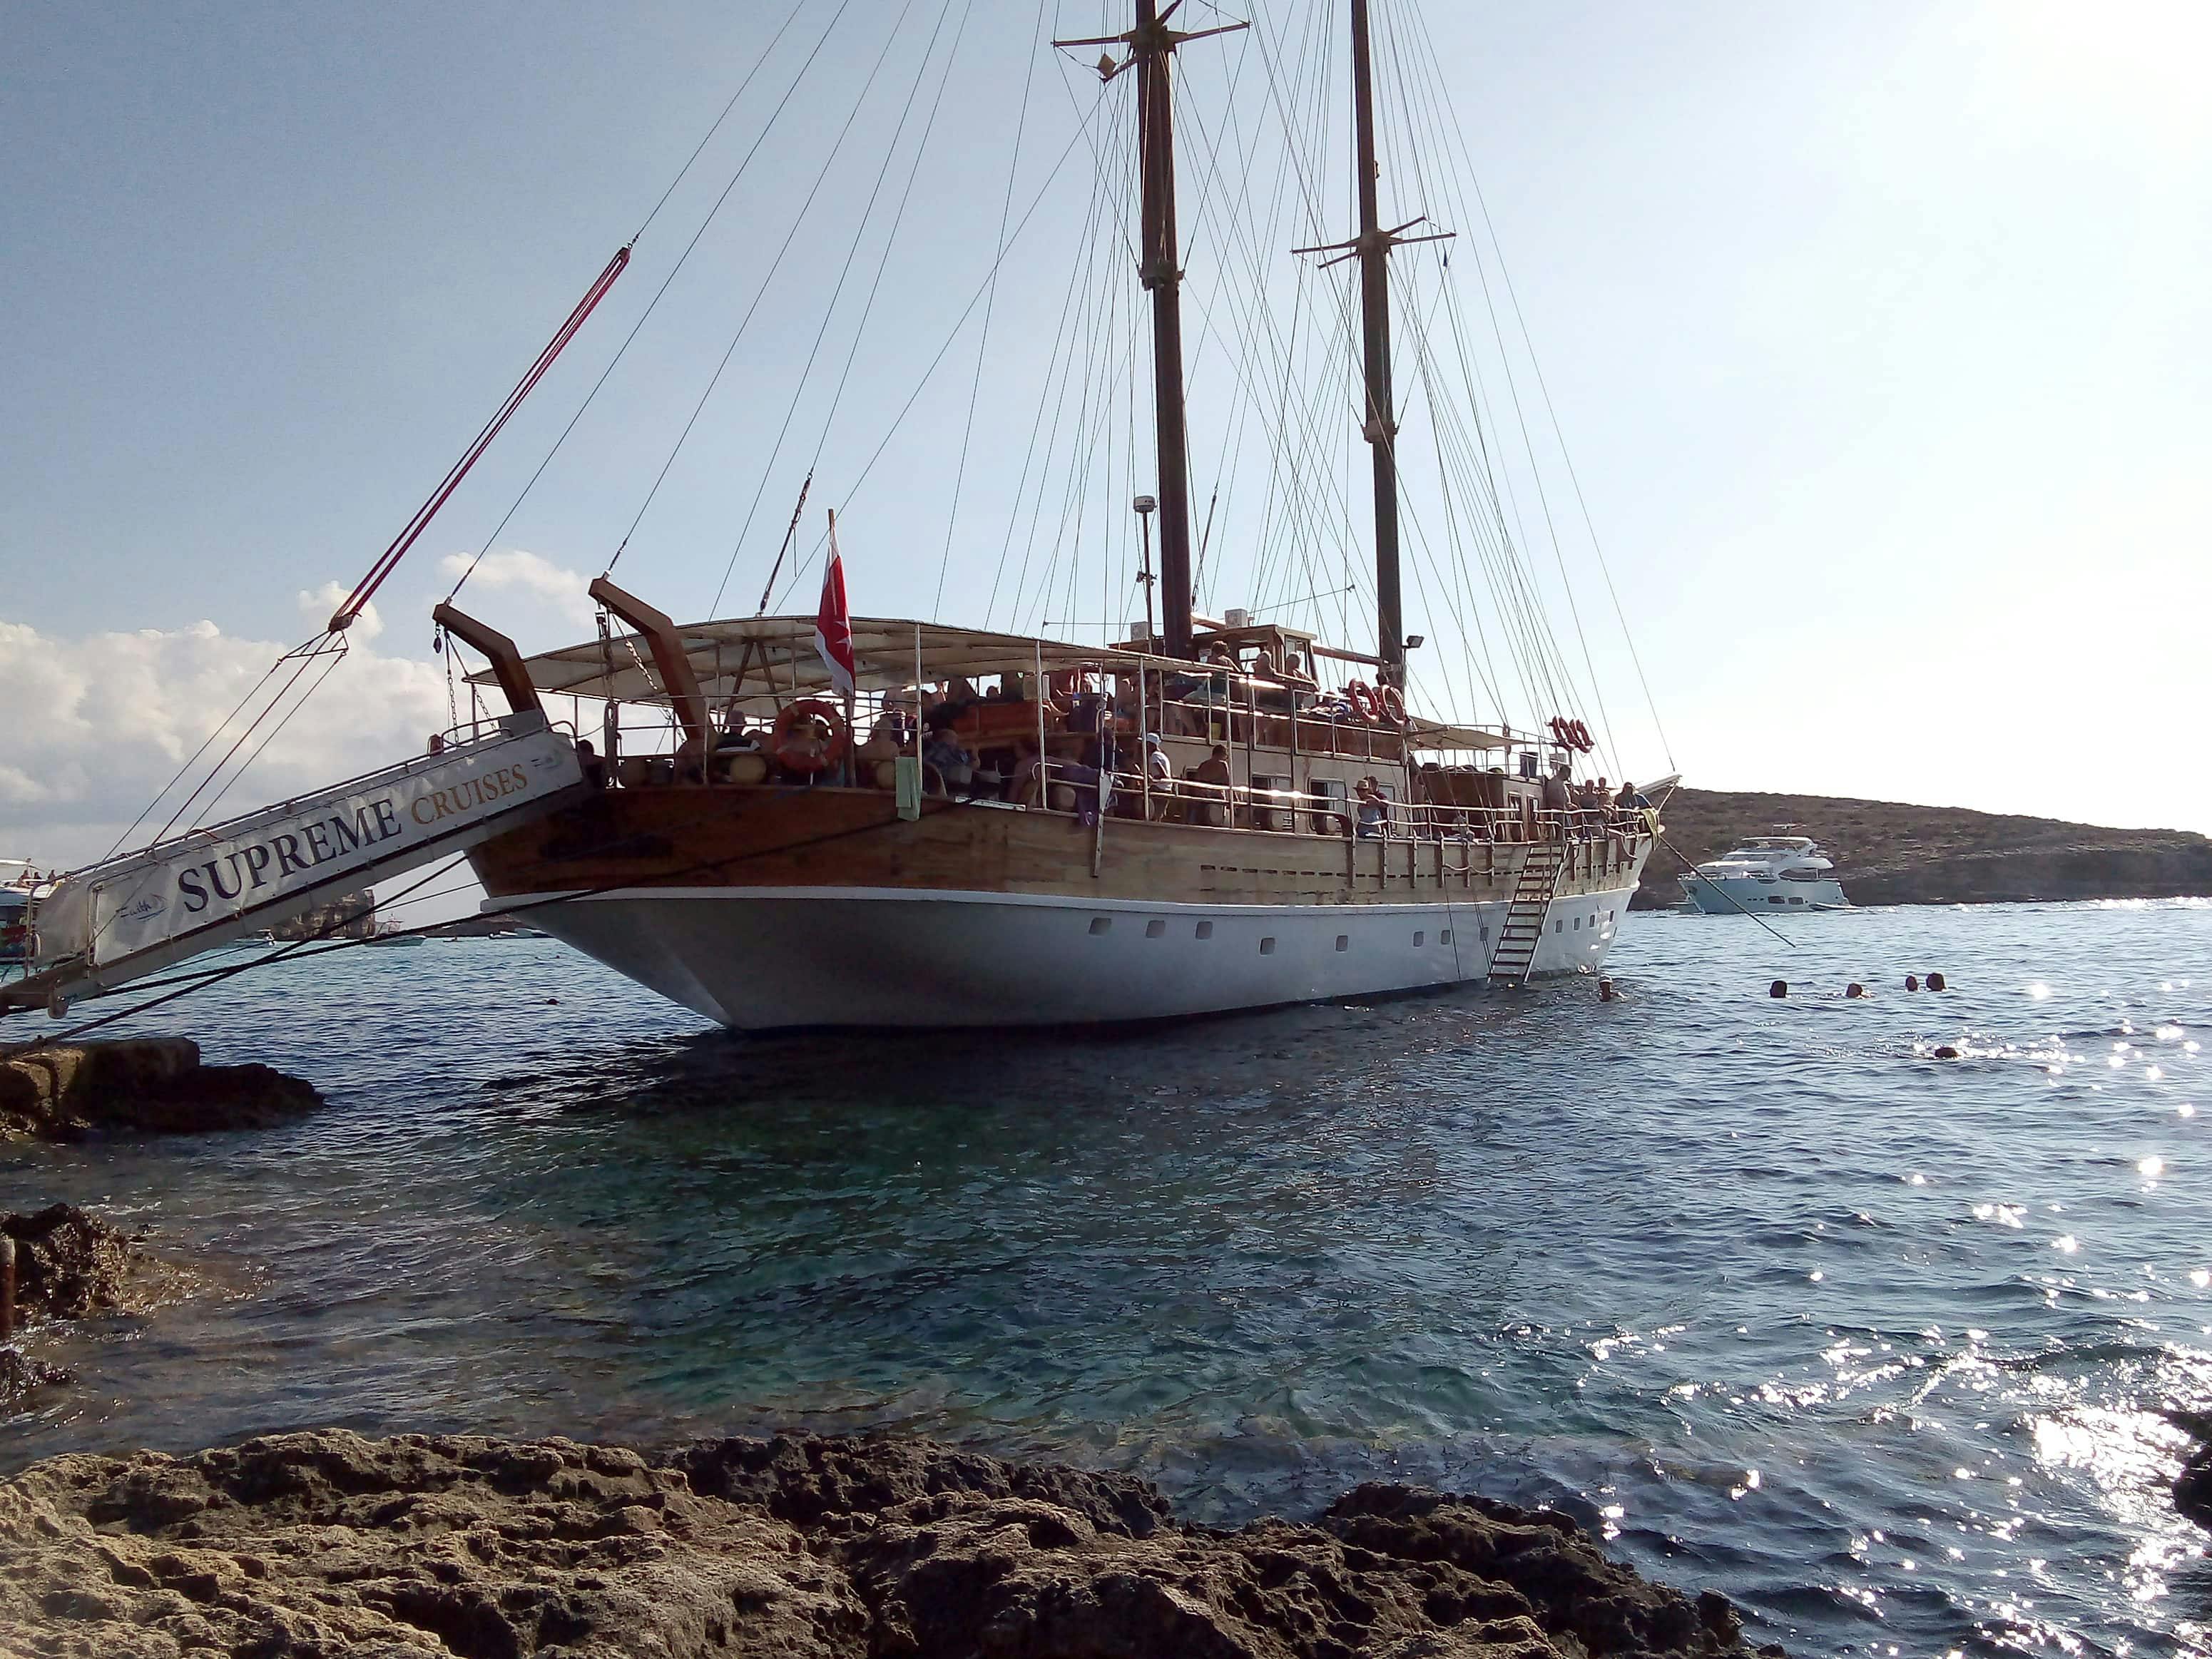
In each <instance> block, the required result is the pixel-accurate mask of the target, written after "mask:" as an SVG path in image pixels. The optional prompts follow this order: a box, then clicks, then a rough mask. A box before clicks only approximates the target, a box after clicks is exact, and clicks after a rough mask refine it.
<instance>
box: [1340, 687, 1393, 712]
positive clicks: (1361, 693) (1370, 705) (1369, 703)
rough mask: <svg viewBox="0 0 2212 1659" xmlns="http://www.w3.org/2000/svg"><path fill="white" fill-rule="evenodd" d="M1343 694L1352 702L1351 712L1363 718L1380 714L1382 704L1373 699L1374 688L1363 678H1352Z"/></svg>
mask: <svg viewBox="0 0 2212 1659" xmlns="http://www.w3.org/2000/svg"><path fill="white" fill-rule="evenodd" d="M1344 695H1345V696H1346V698H1347V699H1349V700H1350V702H1351V703H1352V713H1353V714H1357V715H1358V716H1359V718H1360V719H1362V720H1374V719H1376V718H1377V717H1378V716H1380V715H1381V714H1382V713H1383V706H1382V705H1381V704H1380V703H1378V702H1376V701H1375V689H1374V688H1373V687H1372V686H1370V685H1369V684H1367V682H1366V681H1365V680H1354V681H1352V684H1349V685H1347V686H1346V687H1345V688H1344Z"/></svg>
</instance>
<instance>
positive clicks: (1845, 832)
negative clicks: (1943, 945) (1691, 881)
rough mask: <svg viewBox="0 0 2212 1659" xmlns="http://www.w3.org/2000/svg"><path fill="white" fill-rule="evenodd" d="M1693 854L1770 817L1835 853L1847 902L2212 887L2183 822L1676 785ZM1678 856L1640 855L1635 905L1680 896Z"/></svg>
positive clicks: (1747, 832)
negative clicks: (2072, 818) (2074, 819)
mask: <svg viewBox="0 0 2212 1659" xmlns="http://www.w3.org/2000/svg"><path fill="white" fill-rule="evenodd" d="M1661 817H1662V820H1663V823H1664V827H1665V834H1666V836H1667V839H1668V842H1670V843H1672V844H1673V846H1674V848H1675V850H1676V851H1678V852H1680V854H1682V857H1683V858H1686V859H1688V860H1690V861H1691V862H1692V863H1693V864H1702V863H1704V862H1705V860H1707V859H1715V858H1718V857H1719V856H1720V855H1721V854H1723V853H1725V852H1727V851H1728V850H1729V848H1732V847H1734V846H1735V845H1736V844H1737V842H1741V840H1743V839H1744V838H1745V837H1746V836H1765V835H1771V834H1772V833H1773V831H1774V829H1775V826H1776V825H1778V824H1784V823H1789V824H1795V825H1796V829H1795V830H1794V831H1793V832H1792V833H1794V834H1796V835H1802V836H1812V837H1813V838H1814V840H1816V841H1818V842H1820V844H1821V846H1823V847H1825V848H1827V849H1828V852H1829V853H1830V854H1831V855H1832V857H1833V858H1834V859H1835V860H1836V866H1837V870H1836V873H1837V875H1838V878H1840V879H1841V880H1842V882H1843V884H1844V892H1845V893H1846V894H1848V895H1849V896H1850V899H1851V902H1853V903H1855V904H1997V903H2005V902H2016V901H2025V900H2033V899H2086V898H2171V897H2174V896H2185V895H2197V894H2207V893H2212V841H2208V840H2207V839H2206V838H2205V837H2204V836H2200V835H2196V834H2193V833H2191V832H2190V831H2187V830H2181V829H2100V828H2099V827H2097V826H2096V825H2094V824H2087V823H2061V822H2059V821H2058V820H2057V819H2055V818H2029V817H2013V816H2008V815H2005V814H2001V813H1994V812H1970V811H1965V810H1963V809H1961V808H1957V807H1948V806H1909V805H1904V804H1902V803H1900V802H1896V801H1877V800H1850V799H1839V798H1835V797H1830V796H1825V795H1769V794H1757V793H1736V792H1727V791H1719V790H1711V789H1678V790H1676V791H1675V792H1674V795H1673V796H1672V797H1671V798H1670V799H1668V802H1667V805H1666V809H1665V811H1663V812H1662V814H1661ZM1682 873H1683V865H1682V862H1681V860H1680V859H1677V858H1675V857H1674V854H1670V853H1669V852H1668V851H1667V849H1666V848H1663V847H1662V848H1659V849H1658V850H1657V851H1656V852H1655V853H1653V854H1652V855H1651V858H1650V862H1649V863H1647V864H1646V865H1645V866H1644V879H1643V881H1642V883H1641V884H1639V885H1638V888H1637V890H1636V896H1635V898H1634V899H1633V900H1632V908H1636V909H1655V908H1666V907H1668V906H1672V905H1675V904H1679V903H1680V902H1681V898H1682V888H1681V884H1680V881H1679V880H1677V879H1676V878H1678V877H1679V876H1680V875H1681V874H1682Z"/></svg>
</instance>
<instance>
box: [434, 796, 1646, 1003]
mask: <svg viewBox="0 0 2212 1659" xmlns="http://www.w3.org/2000/svg"><path fill="white" fill-rule="evenodd" d="M1526 850H1527V849H1526V848H1525V847H1523V846H1522V845H1521V844H1518V843H1512V842H1506V843H1499V844H1496V845H1492V844H1490V843H1486V842H1456V841H1443V842H1438V841H1434V840H1402V839H1401V840H1393V841H1389V842H1384V841H1380V840H1353V839H1350V838H1346V837H1342V836H1316V835H1300V834H1291V833H1274V832H1268V831H1255V830H1244V829H1236V830H1231V829H1208V828H1205V827H1201V826H1194V825H1186V824H1180V823H1139V822H1133V821H1128V820H1123V819H1118V818H1111V817H1109V818H1108V819H1107V820H1105V821H1104V822H1103V824H1098V823H1094V824H1085V823H1083V822H1082V821H1081V819H1080V818H1079V817H1076V816H1073V815H1071V814H1066V813H1055V812H1047V811H1017V810H1014V809H1011V808H1006V807H1003V806H996V805H963V804H957V803H952V802H948V801H940V800H931V801H928V802H927V803H925V811H924V813H923V816H922V817H921V818H920V819H919V820H916V821H906V820H902V819H900V818H899V817H897V816H896V811H894V809H893V805H892V803H891V801H890V799H889V798H888V797H886V796H885V795H883V794H881V793H877V792H873V791H866V790H833V789H816V790H786V791H778V790H773V789H766V788H762V789H748V788H738V787H732V788H713V789H703V788H697V787H691V788H663V789H643V790H635V791H617V792H611V793H607V794H606V795H605V796H604V797H602V798H599V799H594V800H592V802H590V803H588V804H587V805H585V806H583V807H581V808H579V809H576V810H574V811H567V812H563V813H562V814H559V815H557V816H556V817H553V818H550V819H547V820H544V821H542V822H540V823H537V824H533V825H532V826H529V827H528V828H526V829H521V830H518V831H516V832H515V833H513V834H512V835H509V836H501V837H499V838H497V839H495V840H494V841H491V842H486V843H484V844H483V845H482V846H481V847H479V848H477V849H475V851H474V852H473V853H472V854H471V859H472V860H473V862H474V863H475V865H476V866H477V872H478V874H479V875H480V876H481V877H482V878H483V881H484V884H485V886H486V888H487V889H488V890H489V892H490V894H491V898H490V900H489V903H488V905H487V908H494V909H497V908H515V907H516V906H519V905H527V906H529V907H531V908H530V909H529V915H530V919H531V921H532V923H533V924H535V925H537V926H539V927H544V928H545V929H546V930H547V931H548V932H550V933H553V934H555V935H556V936H557V937H559V938H561V939H565V940H567V941H568V943H570V944H572V945H575V946H576V947H577V948H578V949H580V950H582V951H585V952H586V953H587V954H589V955H591V956H592V957H595V958H597V959H598V960H599V961H602V962H605V963H607V964H608V965H609V966H611V967H612V968H614V969H617V971H618V972H621V973H623V974H624V975H627V976H629V978H631V979H634V980H636V981H638V982H640V983H641V984H644V985H647V986H648V987H651V988H653V990H655V991H658V992H659V993H660V994H663V995H665V996H667V997H670V998H671V999H672V1000H675V1001H678V1002H680V1003H682V1004H684V1006H688V1007H690V1008H693V1009H695V1010H696V1011H697V1012H700V1013H701V1014H702V1015H704V1016H706V1017H707V1018H710V1019H714V1020H716V1021H718V1022H720V1024H725V1025H729V1026H732V1027H734V1028H738V1029H744V1030H772V1029H778V1028H782V1027H787V1026H811V1025H866V1026H900V1025H932V1026H941V1025H945V1024H961V1025H986V1026H988V1025H1017V1024H1088V1023H1095V1022H1107V1021H1121V1020H1140V1019H1157V1018H1173V1017H1176V1016H1180V1015H1186V1014H1194V1013H1206V1012H1222V1011H1225V1010H1229V1009H1235V1008H1252V1007H1263V1006H1270V1005H1273V1004H1279V1003H1285V1002H1296V1001H1303V1000H1314V999H1317V998H1324V997H1334V996H1347V995H1361V994H1373V993H1377V992H1389V991H1402V990H1413V989H1419V988H1422V987H1431V986H1442V985H1450V984H1457V983H1462V982H1465V981H1479V980H1481V979H1483V978H1484V977H1485V976H1486V974H1487V971H1488V968H1489V958H1490V953H1491V951H1492V949H1493V948H1494V945H1495V941H1496V940H1497V939H1498V935H1499V933H1500V931H1501V929H1502V927H1503V925H1504V917H1505V913H1506V911H1507V909H1508V908H1509V906H1510V902H1511V900H1512V896H1513V891H1514V884H1515V883H1516V881H1517V880H1518V878H1519V876H1520V870H1521V862H1522V856H1523V855H1524V854H1525V852H1526ZM1649 850H1650V843H1649V840H1648V838H1646V837H1641V836H1636V837H1619V838H1613V839H1611V840H1600V841H1596V842H1583V843H1577V844H1576V845H1575V846H1574V847H1573V848H1572V853H1571V862H1570V870H1569V872H1568V873H1567V874H1566V875H1565V877H1564V878H1563V879H1562V880H1561V882H1560V884H1559V892H1558V895H1557V896H1556V897H1555V898H1554V899H1553V902H1552V905H1551V908H1550V911H1549V913H1548V914H1547V916H1546V918H1545V929H1544V933H1543V936H1542V939H1541V943H1540V945H1539V948H1538V952H1537V956H1536V958H1535V962H1534V973H1535V974H1537V975H1547V974H1561V973H1571V972H1577V971H1583V972H1589V971H1595V969H1597V968H1598V967H1599V966H1601V964H1602V963H1603V961H1604V957H1605V953H1606V951H1607V949H1608V948H1609V947H1610V945H1611V943H1612V940H1613V935H1614V933H1615V931H1616V928H1617V925H1618V921H1619V918H1620V915H1622V914H1624V913H1625V912H1626V908H1627V904H1628V897H1629V895H1630V894H1631V893H1632V891H1633V890H1634V889H1635V885H1636V880H1637V878H1638V874H1639V873H1640V872H1641V868H1642V865H1643V861H1644V858H1645V857H1646V856H1647V855H1648V854H1649ZM1094 864H1095V867H1096V872H1097V873H1096V874H1095V875H1094V874H1093V873H1092V872H1093V867H1094ZM555 896H566V897H565V898H564V899H563V901H562V902H555V903H547V902H543V901H544V900H547V899H550V898H553V897H555Z"/></svg>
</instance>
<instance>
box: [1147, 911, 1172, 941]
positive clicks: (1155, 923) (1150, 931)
mask: <svg viewBox="0 0 2212 1659" xmlns="http://www.w3.org/2000/svg"><path fill="white" fill-rule="evenodd" d="M1167 930H1168V925H1167V923H1165V922H1164V921H1161V920H1160V919H1159V918H1158V916H1155V917H1153V918H1152V920H1151V921H1148V922H1146V924H1145V937H1146V939H1158V937H1159V936H1160V935H1161V934H1162V933H1166V932H1167Z"/></svg>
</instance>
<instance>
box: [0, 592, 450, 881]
mask: <svg viewBox="0 0 2212 1659" xmlns="http://www.w3.org/2000/svg"><path fill="white" fill-rule="evenodd" d="M343 597H344V596H343V593H339V594H337V595H336V596H335V598H332V599H331V600H330V604H331V605H335V604H336V603H337V599H343ZM301 598H302V600H303V601H307V600H312V602H313V605H315V606H318V607H323V608H322V617H323V618H325V619H326V618H327V617H328V615H329V610H328V608H327V607H326V606H325V605H324V598H323V596H321V595H305V594H303V595H302V596H301ZM368 624H369V618H368V617H362V623H360V624H356V629H354V636H353V641H352V646H353V648H352V650H351V652H350V653H349V654H348V655H347V657H346V658H345V659H343V661H341V662H340V663H339V664H338V665H337V666H336V668H334V669H333V670H331V673H330V677H329V678H328V679H327V680H325V682H324V684H322V686H321V688H320V690H319V691H318V692H317V693H316V694H315V695H314V696H312V697H310V698H308V699H307V701H306V702H304V703H303V704H301V706H300V708H299V709H298V712H297V713H296V714H293V715H292V716H291V718H290V719H289V720H283V726H282V729H281V730H279V731H277V732H276V735H275V736H274V737H273V738H270V740H269V742H268V744H267V747H266V748H265V749H264V750H262V752H261V754H260V755H259V757H258V758H257V759H256V760H255V761H254V763H253V764H252V767H251V768H250V769H249V770H248V771H247V772H246V775H244V777H243V778H242V779H241V780H240V781H239V782H238V783H237V784H236V786H235V787H233V788H231V789H230V790H229V791H228V793H227V794H226V795H225V796H224V797H223V800H222V805H221V807H220V808H218V809H217V814H218V816H228V814H230V813H232V812H234V811H248V810H250V809H252V808H254V807H257V806H260V805H265V804H266V803H268V802H270V801H273V800H282V799H284V797H285V796H287V795H288V794H294V793H301V792H303V791H306V790H308V789H313V788H316V787H321V786H322V785H325V784H329V783H335V782H337V781H340V780H342V779H344V778H347V777H350V776H353V775H356V774H358V773H361V772H365V771H368V770H370V769H373V768H375V767H378V766H382V765H385V764H387V763H390V762H392V761H395V760H398V759H401V758H404V757H406V756H409V755H412V754H416V753H418V752H420V750H422V743H423V739H424V738H425V737H426V736H427V735H428V733H429V732H434V731H437V730H440V729H441V728H443V727H444V726H446V725H447V705H446V687H445V679H444V675H443V673H442V671H441V670H440V669H439V668H438V667H437V666H435V665H433V664H431V663H428V662H416V661H410V660H408V659H404V658H400V657H390V656H385V655H382V654H380V653H377V652H375V651H374V650H373V649H369V648H367V643H366V642H367V641H368V640H369V639H371V638H373V637H374V629H373V627H372V626H369V625H368ZM285 649H286V647H284V646H283V645H281V644H278V643H276V642H274V641H266V640H247V639H237V638H234V637H232V636H230V635H226V634H224V633H223V632H222V630H221V629H218V628H217V627H216V625H215V624H214V623H209V622H201V623H193V624H191V626H190V627H186V628H180V629H142V630H140V631H138V632H137V633H128V634H94V635H83V636H80V637H76V638H69V637H63V636H59V635H48V634H42V633H40V631H39V630H38V629H35V628H33V627H31V626H29V625H28V624H26V623H11V622H7V621H0V708H4V709H6V710H8V711H9V715H10V718H9V720H6V721H5V722H0V856H4V857H10V858H29V859H33V860H37V861H38V862H40V863H41V864H47V863H52V864H63V865H75V864H82V863H84V862H86V861H88V860H91V859H94V858H97V857H99V856H100V854H103V853H105V852H106V850H107V848H108V845H109V843H110V842H112V841H113V840H114V839H115V837H116V836H118V835H119V834H121V833H122V832H123V830H124V829H125V827H126V826H127V825H129V824H130V823H131V820H132V819H133V818H135V817H137V816H138V814H139V813H140V811H143V809H144V808H145V807H146V805H148V803H149V801H151V800H153V799H154V798H155V795H156V794H157V793H160V791H161V789H162V787H163V786H165V785H166V784H167V782H168V781H169V779H170V778H171V777H172V775H174V774H175V773H176V771H177V770H178V769H179V766H181V765H182V764H183V763H184V762H185V758H186V757H188V756H190V755H191V754H192V753H193V751H194V750H197V749H198V748H199V747H200V744H201V743H202V742H203V740H204V739H205V738H207V737H208V735H209V733H210V732H212V731H214V730H215V729H216V726H218V725H219V724H221V723H222V722H223V721H224V720H225V719H226V717H227V716H228V715H229V714H230V713H231V711H232V710H233V709H234V708H235V707H237V705H238V704H239V703H240V702H241V700H244V699H246V697H247V696H248V694H249V693H251V692H252V691H253V690H254V689H255V688H256V686H257V685H259V684H260V683H261V682H262V679H263V676H264V674H266V673H267V671H268V670H269V666H270V664H271V663H273V662H275V661H276V659H277V658H278V657H279V656H280V655H282V654H283V652H284V650H285ZM290 671H291V670H290V667H289V665H288V666H287V667H286V669H285V670H284V673H285V674H289V672H290ZM322 673H323V665H322V664H320V663H317V664H314V665H311V666H310V667H309V668H308V670H307V672H306V673H305V674H304V675H303V676H301V679H300V681H299V685H298V690H306V688H307V685H308V684H310V683H312V682H313V681H314V680H315V679H316V678H318V677H319V676H320V675H321V674H322ZM281 678H282V676H280V677H279V679H280V680H281ZM274 685H275V683H273V682H272V683H271V684H270V686H269V687H268V688H266V690H273V689H274ZM464 695H465V694H464ZM295 696H296V693H295ZM264 698H265V691H264ZM292 701H293V699H288V700H287V702H286V704H285V706H286V707H288V708H289V707H290V706H291V702H292ZM252 706H253V707H254V708H258V706H259V702H255V703H254V704H253V705H252ZM278 718H279V719H282V718H283V716H282V713H281V711H280V713H279V716H278ZM274 724H275V722H273V721H271V722H265V723H264V725H263V726H262V727H261V728H260V730H259V731H258V732H257V733H256V735H255V738H254V739H253V742H258V741H259V740H260V738H262V737H263V736H264V735H265V734H266V733H267V732H269V731H270V726H272V725H274ZM239 730H240V726H239V725H238V724H233V725H232V726H229V727H228V731H227V732H226V733H225V735H224V736H222V738H219V739H218V740H217V741H216V742H215V743H214V744H210V748H209V751H208V757H213V756H215V755H219V754H221V753H222V751H223V750H226V749H228V747H229V746H230V744H231V743H232V741H233V740H234V739H235V738H236V737H237V735H238V732H239ZM251 749H252V742H250V743H249V744H248V745H247V749H246V750H241V751H240V752H241V754H244V753H246V752H247V751H248V750H251ZM203 764H204V762H203ZM191 781H193V782H197V775H195V776H194V778H193V779H192V780H191ZM189 787H190V786H189V785H187V789H189ZM217 787H218V788H220V787H222V786H221V785H220V784H218V786H217ZM176 799H179V796H177V795H175V794H173V795H172V797H171V799H169V800H168V801H167V802H166V803H165V804H164V805H163V806H162V808H161V811H158V812H156V813H155V814H154V815H153V816H152V817H151V818H150V820H149V823H147V824H146V825H145V826H144V827H143V829H141V830H140V831H139V832H138V836H137V839H145V838H148V837H149V836H150V835H151V833H152V832H153V831H154V830H155V829H159V828H160V827H161V824H162V823H164V822H165V821H166V820H167V817H168V815H169V812H170V811H172V810H173V807H174V805H175V801H176ZM198 810H199V809H198V807H197V806H196V807H195V808H194V811H195V812H197V811H198ZM187 821H189V819H188V820H187Z"/></svg>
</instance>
